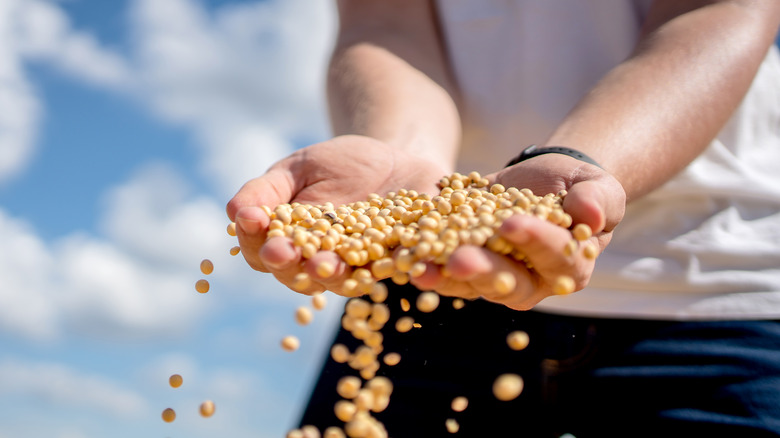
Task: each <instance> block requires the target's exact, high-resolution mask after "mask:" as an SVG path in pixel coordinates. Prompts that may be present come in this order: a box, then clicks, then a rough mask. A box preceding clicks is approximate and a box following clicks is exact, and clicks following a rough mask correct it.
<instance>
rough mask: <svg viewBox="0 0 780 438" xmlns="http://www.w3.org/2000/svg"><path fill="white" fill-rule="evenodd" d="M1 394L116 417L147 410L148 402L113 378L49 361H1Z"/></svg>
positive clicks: (132, 414)
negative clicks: (79, 370)
mask: <svg viewBox="0 0 780 438" xmlns="http://www.w3.org/2000/svg"><path fill="white" fill-rule="evenodd" d="M0 395H1V396H21V397H25V398H35V399H37V400H39V401H41V402H44V403H46V404H49V405H54V406H59V407H61V408H65V407H67V408H87V409H89V410H90V411H93V412H95V413H106V414H110V415H112V416H116V417H120V418H122V417H137V416H140V415H143V414H145V413H146V406H147V401H146V400H144V398H143V397H142V396H141V395H140V394H138V393H136V392H135V391H133V390H131V389H129V388H125V387H123V386H121V385H119V384H117V383H116V382H114V381H113V380H110V379H107V378H103V377H99V376H95V375H85V374H83V373H81V372H78V371H76V370H73V369H71V368H69V367H67V366H65V365H62V364H57V363H45V362H37V363H36V362H22V361H17V360H11V359H6V360H3V361H2V362H0Z"/></svg>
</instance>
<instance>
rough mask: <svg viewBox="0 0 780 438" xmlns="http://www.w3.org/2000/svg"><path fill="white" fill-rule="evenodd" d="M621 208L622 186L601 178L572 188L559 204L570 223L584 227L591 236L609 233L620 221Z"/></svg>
mask: <svg viewBox="0 0 780 438" xmlns="http://www.w3.org/2000/svg"><path fill="white" fill-rule="evenodd" d="M625 208H626V195H625V192H624V191H623V188H622V186H620V184H619V183H618V182H617V181H614V182H612V183H610V182H608V181H604V180H603V179H601V178H599V179H591V180H585V181H581V182H577V183H575V184H573V185H572V186H571V187H570V188H569V190H568V194H567V195H566V198H564V200H563V209H564V210H565V211H566V212H567V213H569V214H570V215H571V217H572V221H573V222H574V223H575V224H577V223H584V224H586V225H588V226H589V227H590V228H591V229H592V230H593V232H594V233H600V232H602V231H606V232H610V231H612V229H613V228H615V226H617V224H618V223H619V222H620V220H621V219H623V214H624V213H625Z"/></svg>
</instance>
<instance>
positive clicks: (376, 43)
mask: <svg viewBox="0 0 780 438" xmlns="http://www.w3.org/2000/svg"><path fill="white" fill-rule="evenodd" d="M433 8H434V6H433V5H432V2H429V1H423V0H396V1H383V0H342V1H340V2H339V16H340V19H341V22H340V29H339V34H338V40H337V44H336V49H335V51H334V53H333V56H332V59H331V65H330V70H329V74H328V100H329V103H330V114H331V120H332V124H333V129H334V132H335V133H336V134H339V135H340V134H360V135H365V136H368V137H372V138H375V139H377V140H380V141H383V142H385V143H387V144H389V145H391V146H392V147H395V148H400V149H402V150H407V151H416V153H417V154H421V155H423V156H425V157H426V158H428V159H431V160H433V161H438V162H440V163H441V165H442V166H443V167H444V168H445V169H446V170H447V171H452V168H453V166H454V162H455V159H456V156H457V151H458V144H459V142H460V119H459V116H458V112H457V108H456V105H455V102H454V100H453V98H452V96H453V95H454V92H453V86H452V79H451V77H450V72H449V68H448V66H447V61H446V59H445V55H444V49H443V46H442V41H441V39H440V37H439V33H438V25H437V21H436V17H435V14H434V10H433Z"/></svg>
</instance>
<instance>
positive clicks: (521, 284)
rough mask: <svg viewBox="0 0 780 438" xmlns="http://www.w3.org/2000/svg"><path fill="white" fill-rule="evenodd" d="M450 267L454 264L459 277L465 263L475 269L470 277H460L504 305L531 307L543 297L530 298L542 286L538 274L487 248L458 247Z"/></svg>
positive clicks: (470, 272)
mask: <svg viewBox="0 0 780 438" xmlns="http://www.w3.org/2000/svg"><path fill="white" fill-rule="evenodd" d="M447 266H448V267H451V268H450V270H451V271H452V272H453V274H452V278H459V277H458V276H456V274H455V272H454V271H455V270H456V269H459V267H461V266H465V267H467V269H471V270H470V271H469V272H468V277H466V278H463V277H460V278H463V279H464V280H465V281H468V283H469V284H470V285H471V287H472V288H473V289H475V290H476V291H477V292H478V293H479V294H480V295H481V296H482V297H484V298H485V299H487V300H490V301H493V302H498V303H501V304H509V303H511V304H512V307H513V308H516V307H518V306H521V307H523V309H527V308H530V307H532V306H533V305H534V304H536V303H537V302H538V301H539V300H540V299H541V298H538V299H535V300H531V301H532V302H531V301H529V297H531V296H534V295H536V292H537V289H538V287H537V284H536V281H535V277H534V276H533V275H532V273H531V272H529V270H528V269H527V268H526V267H525V265H524V264H521V263H519V262H517V261H515V260H511V259H509V258H507V257H504V256H501V255H499V254H496V253H494V252H492V251H489V250H487V249H485V248H478V247H474V246H463V247H461V248H458V249H457V250H455V252H453V254H452V256H451V257H450V260H449V263H448V265H447ZM506 276H509V278H507V277H506ZM541 296H542V297H543V296H544V295H541Z"/></svg>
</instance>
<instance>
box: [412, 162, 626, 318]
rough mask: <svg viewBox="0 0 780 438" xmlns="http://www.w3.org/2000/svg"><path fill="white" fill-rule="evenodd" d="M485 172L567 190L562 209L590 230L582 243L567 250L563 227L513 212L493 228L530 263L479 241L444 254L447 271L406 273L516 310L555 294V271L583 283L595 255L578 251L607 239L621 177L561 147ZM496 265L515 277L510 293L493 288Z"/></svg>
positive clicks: (420, 282)
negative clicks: (562, 151) (557, 151)
mask: <svg viewBox="0 0 780 438" xmlns="http://www.w3.org/2000/svg"><path fill="white" fill-rule="evenodd" d="M487 178H488V179H489V180H490V181H491V183H499V184H502V185H504V186H505V187H517V188H529V189H531V190H532V191H533V192H534V193H535V194H537V195H544V194H547V193H558V192H559V191H561V190H566V191H567V195H566V197H565V198H564V202H563V208H564V210H565V211H566V212H567V213H568V214H569V215H571V217H572V221H573V223H574V224H578V223H583V224H586V225H588V226H589V227H590V228H591V230H592V231H593V236H592V237H591V238H590V239H588V243H584V242H581V245H580V249H579V251H578V252H577V253H575V254H573V255H567V254H566V253H565V251H564V248H565V247H566V245H567V243H569V242H570V241H571V240H572V235H571V233H570V232H569V231H568V230H567V229H564V228H562V227H560V226H558V225H554V224H552V223H550V222H547V221H544V220H542V219H539V218H537V217H535V216H530V215H514V216H511V217H510V218H508V219H506V220H505V221H504V222H503V224H502V225H501V227H500V228H499V233H500V234H501V236H502V237H503V238H504V239H506V240H508V241H509V242H511V243H512V244H513V245H514V246H516V247H517V248H519V249H520V250H521V251H522V252H523V253H525V254H526V256H527V261H528V262H530V263H531V265H532V268H531V269H529V268H527V267H526V265H525V264H524V263H519V262H516V261H514V260H512V259H510V258H508V257H505V256H500V255H498V254H496V253H493V252H491V251H489V250H487V249H485V248H478V247H474V246H462V247H459V248H458V249H456V250H455V251H454V252H453V254H452V255H451V257H450V258H449V261H448V263H447V266H446V268H447V269H446V271H447V272H448V274H447V275H443V273H442V271H441V270H439V269H436V268H435V267H434V266H429V269H428V270H427V271H426V273H425V274H423V275H422V276H420V277H417V278H415V279H413V280H412V282H413V284H415V285H416V286H417V287H418V288H421V289H432V290H436V291H437V292H439V293H441V294H442V295H449V296H458V297H462V298H477V297H483V298H485V299H488V300H490V301H494V302H497V303H501V304H504V305H506V306H508V307H510V308H513V309H517V310H527V309H530V308H532V307H533V306H535V305H536V304H537V303H539V302H540V301H541V300H543V299H544V298H546V297H548V296H551V295H554V294H555V284H556V281H557V280H558V279H559V278H560V277H561V276H568V277H570V278H572V279H573V280H574V283H575V284H574V287H575V290H580V289H582V288H584V287H585V286H586V285H587V283H588V281H589V280H590V277H591V274H592V273H593V269H594V266H595V261H594V260H593V259H590V258H587V257H584V256H583V254H582V248H584V244H592V245H596V247H597V248H598V250H599V252H600V251H602V250H603V249H604V248H605V247H606V246H607V244H608V243H609V241H610V239H611V237H612V232H613V230H614V229H615V227H616V226H617V224H618V223H619V222H620V221H621V219H622V218H623V214H624V212H625V205H626V195H625V191H624V190H623V187H622V186H621V184H620V183H619V182H618V181H617V180H616V179H615V178H614V177H613V176H612V175H610V174H609V173H608V172H606V171H604V170H603V169H601V168H599V167H597V166H593V165H590V164H587V163H582V162H580V161H578V160H575V159H574V158H571V157H568V156H565V155H559V154H546V155H541V156H537V157H534V158H533V159H531V160H528V161H524V162H521V163H518V164H516V165H514V166H511V167H508V168H506V169H503V170H501V171H499V172H497V173H494V174H491V175H488V176H487ZM498 272H508V273H510V274H511V275H512V276H513V277H514V279H515V282H514V283H515V285H516V286H515V287H514V289H513V290H512V291H510V292H509V293H500V292H498V291H497V290H496V288H495V286H494V279H495V275H496V273H498Z"/></svg>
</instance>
